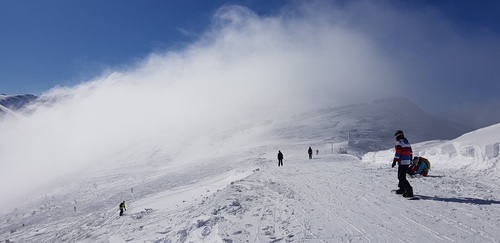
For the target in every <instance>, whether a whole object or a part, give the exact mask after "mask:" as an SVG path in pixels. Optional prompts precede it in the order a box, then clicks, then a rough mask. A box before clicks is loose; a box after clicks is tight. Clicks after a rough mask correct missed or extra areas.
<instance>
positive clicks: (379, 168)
mask: <svg viewBox="0 0 500 243" xmlns="http://www.w3.org/2000/svg"><path fill="white" fill-rule="evenodd" d="M395 114H398V115H397V117H396V118H395V117H394V116H395ZM397 129H402V130H404V131H405V132H406V134H407V136H408V138H409V139H410V141H411V142H412V143H413V144H412V145H413V147H414V149H415V151H416V153H418V154H419V155H421V156H424V157H427V158H429V159H430V160H431V163H432V168H431V172H430V175H429V177H425V178H410V179H409V180H410V183H412V185H413V187H414V191H415V193H416V194H417V195H419V197H420V198H421V200H420V201H408V200H405V199H403V198H401V197H399V196H397V195H394V194H391V192H390V190H391V189H393V188H395V186H396V184H397V179H396V169H395V168H390V166H389V164H390V157H391V156H392V151H391V148H392V147H393V146H394V138H393V136H392V135H393V133H394V131H395V130H397ZM464 130H466V128H463V127H460V126H458V125H456V124H453V123H450V122H446V121H443V120H439V119H437V118H433V117H432V116H430V115H428V114H425V112H423V111H421V110H420V109H418V108H417V107H416V106H414V105H412V104H411V102H409V101H405V100H401V99H389V100H381V101H376V102H372V103H363V104H355V105H348V106H342V107H335V108H330V109H323V110H319V111H311V112H309V113H306V114H301V115H297V116H295V117H292V118H289V119H285V120H280V121H277V120H270V121H267V122H265V123H259V124H254V125H253V126H248V125H246V126H240V127H238V126H235V127H228V129H227V130H226V131H224V132H219V131H217V132H216V133H211V132H210V131H207V132H206V134H207V135H205V134H200V135H199V136H198V137H197V138H196V139H194V140H193V139H191V138H189V139H187V140H185V141H178V143H177V144H178V146H175V147H171V146H166V145H165V144H167V145H170V144H171V143H168V142H167V141H168V137H165V136H161V134H160V135H159V136H158V137H152V138H150V139H149V140H146V141H137V142H136V144H135V145H134V146H133V147H126V148H123V149H122V150H121V151H114V153H108V155H109V156H108V157H106V158H102V159H101V160H100V161H102V163H98V164H95V163H92V166H89V167H80V170H78V171H77V172H75V173H74V174H71V176H70V177H69V178H68V177H61V180H60V181H59V183H53V184H50V185H45V187H42V188H39V189H38V192H37V193H33V194H31V195H30V196H29V197H26V199H25V201H24V202H20V201H18V202H16V205H17V209H15V210H11V211H8V212H5V213H4V214H2V216H1V217H0V218H1V219H2V220H1V221H0V242H113V243H114V242H155V243H160V242H344V241H346V242H349V241H354V242H401V241H403V242H497V241H498V239H500V232H498V228H499V227H500V214H498V212H499V211H500V196H498V195H500V187H499V184H498V183H499V182H498V174H499V173H500V172H499V171H498V160H499V156H498V144H499V141H500V140H499V139H498V138H497V137H498V136H496V137H495V135H496V134H499V132H500V124H498V125H495V126H491V127H487V128H484V129H480V130H477V131H473V132H470V133H467V134H465V135H463V136H460V137H459V135H461V134H463V131H464ZM348 134H349V142H347V137H348ZM457 137H458V138H457ZM433 139H442V140H433ZM448 139H452V140H448ZM309 146H311V147H312V148H313V150H318V152H319V153H318V154H315V155H314V159H312V160H309V159H307V148H308V147H309ZM330 146H335V148H339V147H338V146H340V147H342V146H345V147H346V148H347V152H348V153H347V154H344V153H341V154H339V153H337V152H338V150H336V149H334V150H330ZM342 148H344V147H342ZM278 150H281V151H283V153H284V155H285V161H284V166H283V167H277V166H276V165H277V163H276V153H277V151H278ZM377 150H380V151H377ZM332 151H333V153H332ZM370 151H372V152H370ZM373 151H375V152H373ZM62 152H64V151H61V153H62ZM342 152H345V151H342ZM359 156H362V159H360V157H359ZM41 166H45V165H41ZM6 168H7V169H9V167H6ZM483 172H484V173H490V174H487V175H488V176H485V177H483V176H482V173H483ZM495 176H496V177H495ZM492 178H493V179H492ZM494 178H497V179H494ZM27 179H28V180H29V178H27ZM33 186H34V185H33ZM9 187H10V188H12V187H13V188H15V187H16V184H15V183H12V184H11V185H9ZM122 201H126V205H127V211H126V212H125V215H124V216H122V217H119V216H118V204H119V203H120V202H122ZM4 202H6V199H3V198H2V208H3V209H4V210H5V209H6V208H8V206H12V205H11V204H10V205H7V204H5V203H4ZM9 203H12V202H9Z"/></svg>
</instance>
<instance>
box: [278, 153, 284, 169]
mask: <svg viewBox="0 0 500 243" xmlns="http://www.w3.org/2000/svg"><path fill="white" fill-rule="evenodd" d="M279 166H283V153H281V150H278V167H279Z"/></svg>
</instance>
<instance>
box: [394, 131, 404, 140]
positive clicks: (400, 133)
mask: <svg viewBox="0 0 500 243" xmlns="http://www.w3.org/2000/svg"><path fill="white" fill-rule="evenodd" d="M400 136H402V137H404V136H405V134H404V133H403V131H401V130H397V131H396V132H395V133H394V137H395V138H398V137H400Z"/></svg>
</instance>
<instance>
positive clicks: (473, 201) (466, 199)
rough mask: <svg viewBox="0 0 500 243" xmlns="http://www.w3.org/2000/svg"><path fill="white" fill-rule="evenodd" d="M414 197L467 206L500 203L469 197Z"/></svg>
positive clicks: (498, 202) (499, 202)
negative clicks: (465, 204)
mask: <svg viewBox="0 0 500 243" xmlns="http://www.w3.org/2000/svg"><path fill="white" fill-rule="evenodd" d="M415 196H418V197H419V198H420V199H421V200H432V201H439V202H454V203H468V204H477V205H493V204H500V201H496V200H488V199H480V198H470V197H457V198H445V197H436V196H434V197H429V196H423V195H415Z"/></svg>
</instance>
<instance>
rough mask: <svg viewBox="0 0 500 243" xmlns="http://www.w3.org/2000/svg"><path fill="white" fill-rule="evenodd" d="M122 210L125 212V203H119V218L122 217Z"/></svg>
mask: <svg viewBox="0 0 500 243" xmlns="http://www.w3.org/2000/svg"><path fill="white" fill-rule="evenodd" d="M123 210H125V211H127V209H126V208H125V201H123V202H122V203H120V216H122V215H123Z"/></svg>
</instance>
